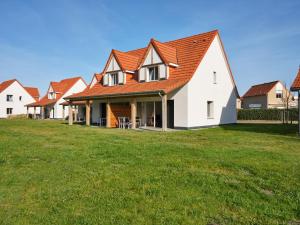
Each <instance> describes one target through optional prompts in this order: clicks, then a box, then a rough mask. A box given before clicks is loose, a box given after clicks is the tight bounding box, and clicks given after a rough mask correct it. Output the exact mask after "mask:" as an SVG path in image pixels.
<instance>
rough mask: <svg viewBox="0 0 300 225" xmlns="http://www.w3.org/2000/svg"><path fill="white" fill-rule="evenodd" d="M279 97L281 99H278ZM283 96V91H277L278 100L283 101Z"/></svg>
mask: <svg viewBox="0 0 300 225" xmlns="http://www.w3.org/2000/svg"><path fill="white" fill-rule="evenodd" d="M277 95H280V97H278V96H277ZM282 96H283V91H276V98H277V99H281V98H282Z"/></svg>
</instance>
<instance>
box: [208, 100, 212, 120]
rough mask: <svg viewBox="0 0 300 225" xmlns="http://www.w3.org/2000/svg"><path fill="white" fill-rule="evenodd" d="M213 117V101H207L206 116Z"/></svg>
mask: <svg viewBox="0 0 300 225" xmlns="http://www.w3.org/2000/svg"><path fill="white" fill-rule="evenodd" d="M213 117H214V102H213V101H207V118H208V119H212V118H213Z"/></svg>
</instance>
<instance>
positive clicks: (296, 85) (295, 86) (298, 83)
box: [291, 68, 300, 91]
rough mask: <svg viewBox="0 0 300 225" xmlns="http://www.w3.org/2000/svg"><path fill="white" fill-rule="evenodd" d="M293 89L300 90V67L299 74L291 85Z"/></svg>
mask: <svg viewBox="0 0 300 225" xmlns="http://www.w3.org/2000/svg"><path fill="white" fill-rule="evenodd" d="M291 90H292V91H297V90H300V68H299V70H298V74H297V76H296V78H295V80H294V82H293V84H292V87H291Z"/></svg>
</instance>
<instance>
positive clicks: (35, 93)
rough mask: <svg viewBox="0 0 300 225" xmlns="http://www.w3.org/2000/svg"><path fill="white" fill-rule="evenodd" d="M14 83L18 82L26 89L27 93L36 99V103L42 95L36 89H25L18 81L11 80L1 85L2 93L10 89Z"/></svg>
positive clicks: (0, 90)
mask: <svg viewBox="0 0 300 225" xmlns="http://www.w3.org/2000/svg"><path fill="white" fill-rule="evenodd" d="M14 82H17V83H19V84H20V86H21V87H23V88H24V89H25V91H27V92H28V94H29V95H30V96H31V97H32V98H34V99H35V100H36V101H37V100H39V97H40V94H39V89H38V88H35V87H24V86H23V85H22V84H21V83H20V82H19V81H18V80H17V79H11V80H7V81H4V82H2V83H1V84H0V93H1V92H2V91H4V90H5V89H6V88H8V87H9V86H10V85H12V84H13V83H14Z"/></svg>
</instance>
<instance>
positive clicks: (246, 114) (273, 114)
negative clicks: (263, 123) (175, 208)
mask: <svg viewBox="0 0 300 225" xmlns="http://www.w3.org/2000/svg"><path fill="white" fill-rule="evenodd" d="M283 117H285V120H293V121H296V120H298V109H295V108H293V109H289V110H288V111H287V110H286V109H239V110H238V120H283Z"/></svg>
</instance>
